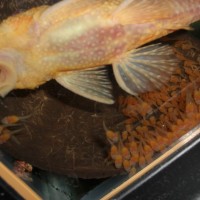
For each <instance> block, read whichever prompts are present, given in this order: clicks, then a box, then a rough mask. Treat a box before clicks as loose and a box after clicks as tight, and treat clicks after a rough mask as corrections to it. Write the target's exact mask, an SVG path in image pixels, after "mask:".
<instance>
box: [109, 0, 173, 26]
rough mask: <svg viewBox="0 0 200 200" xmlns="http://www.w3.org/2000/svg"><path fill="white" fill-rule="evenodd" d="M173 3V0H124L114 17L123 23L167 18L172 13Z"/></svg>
mask: <svg viewBox="0 0 200 200" xmlns="http://www.w3.org/2000/svg"><path fill="white" fill-rule="evenodd" d="M173 5H174V4H173V3H172V1H171V0H168V1H160V0H151V1H150V0H124V1H123V2H122V3H121V4H120V5H119V7H117V9H116V10H115V11H114V13H113V15H112V17H113V18H114V19H115V20H117V21H119V22H120V23H121V24H123V25H125V24H133V23H145V22H150V21H154V20H159V19H167V18H169V17H170V16H171V15H172V11H173V9H171V8H172V6H173Z"/></svg>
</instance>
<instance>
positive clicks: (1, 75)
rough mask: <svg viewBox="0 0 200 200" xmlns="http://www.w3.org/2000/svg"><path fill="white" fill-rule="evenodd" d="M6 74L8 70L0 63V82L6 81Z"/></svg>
mask: <svg viewBox="0 0 200 200" xmlns="http://www.w3.org/2000/svg"><path fill="white" fill-rule="evenodd" d="M7 74H8V71H7V70H6V69H5V67H3V66H1V65H0V84H2V83H3V82H4V81H6V75H7Z"/></svg>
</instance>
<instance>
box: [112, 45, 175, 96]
mask: <svg viewBox="0 0 200 200" xmlns="http://www.w3.org/2000/svg"><path fill="white" fill-rule="evenodd" d="M177 63H178V60H177V58H176V57H175V56H174V52H173V50H172V48H171V47H170V46H168V45H162V44H154V45H149V46H145V47H142V48H138V49H134V50H132V51H129V52H127V53H126V54H124V55H123V56H122V57H120V58H118V60H116V62H114V63H113V71H114V74H115V78H116V80H117V82H118V84H119V85H120V87H121V88H122V89H123V90H125V91H126V92H128V93H130V94H132V95H137V94H139V93H143V92H146V91H151V90H153V89H156V88H157V89H158V88H160V87H161V86H162V85H163V84H164V83H166V82H167V81H168V78H169V76H170V75H171V74H172V72H173V71H174V70H175V68H176V66H177Z"/></svg>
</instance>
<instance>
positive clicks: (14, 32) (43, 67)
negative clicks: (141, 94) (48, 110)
mask: <svg viewBox="0 0 200 200" xmlns="http://www.w3.org/2000/svg"><path fill="white" fill-rule="evenodd" d="M83 1H84V0H82V2H83ZM88 2H89V0H88ZM93 2H96V1H91V3H90V4H89V3H88V4H86V6H85V7H82V8H76V11H75V12H72V13H70V12H69V11H70V10H71V8H70V9H69V11H68V10H67V9H68V6H67V5H66V7H65V6H64V3H63V2H62V5H61V6H60V9H59V10H58V11H57V12H53V14H52V15H51V14H49V13H51V10H52V9H54V8H56V6H57V7H59V4H58V5H55V6H54V7H52V8H51V10H50V11H49V12H47V11H46V10H48V9H49V8H50V7H48V6H42V7H38V8H33V9H31V10H28V11H27V12H24V13H21V14H18V15H15V16H13V17H10V18H8V19H7V20H5V21H4V22H3V23H2V24H1V26H0V60H3V59H4V57H6V56H5V55H4V56H1V52H4V51H6V52H8V54H9V56H11V57H12V58H13V60H14V63H16V66H15V70H17V82H16V85H15V88H21V89H22V88H35V87H38V86H39V85H41V84H43V83H45V82H46V81H48V80H50V79H54V78H56V77H57V76H58V75H59V74H60V73H62V72H66V71H68V72H71V71H74V70H81V69H87V68H93V67H98V66H102V65H107V64H112V63H113V62H114V61H116V60H117V59H118V58H120V56H123V54H124V53H125V52H127V51H129V50H132V49H135V48H137V47H139V46H141V45H144V44H146V43H147V42H150V41H152V40H155V39H157V38H160V37H162V36H164V35H167V34H168V33H170V32H173V31H175V30H177V29H181V28H185V27H186V26H188V25H189V24H190V23H191V22H194V21H196V20H198V19H200V0H168V1H167V3H165V4H164V3H162V1H160V0H159V2H161V3H160V4H161V5H157V4H156V2H158V0H152V1H149V0H147V2H146V6H145V8H144V9H147V11H148V13H150V14H151V10H152V15H150V14H149V16H148V15H145V12H146V11H145V12H144V13H143V14H142V13H141V12H139V11H138V7H136V8H134V6H130V9H128V10H127V12H130V13H134V12H135V13H136V14H137V13H138V14H137V15H135V16H133V19H132V20H131V23H130V20H126V18H128V17H129V16H130V15H128V14H127V17H126V15H124V14H123V13H122V14H121V13H119V14H118V13H117V12H116V10H117V8H118V7H119V5H120V4H121V3H122V2H123V1H122V0H109V1H107V0H99V3H96V4H97V5H96V4H95V3H93ZM152 2H155V5H154V4H152ZM177 5H179V6H177ZM128 8H129V7H128ZM148 8H149V9H148ZM131 9H132V10H131ZM134 9H135V10H134ZM66 10H67V11H66ZM155 10H157V12H156V13H155ZM44 13H45V14H44ZM113 13H114V14H113ZM143 15H144V16H143ZM151 16H152V17H151ZM6 55H7V54H6ZM0 62H1V61H0ZM3 64H5V63H3ZM13 89H14V88H13Z"/></svg>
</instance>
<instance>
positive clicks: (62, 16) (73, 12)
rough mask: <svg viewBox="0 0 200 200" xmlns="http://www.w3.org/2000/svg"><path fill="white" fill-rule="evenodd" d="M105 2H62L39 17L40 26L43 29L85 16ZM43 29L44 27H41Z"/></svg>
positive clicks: (92, 0)
mask: <svg viewBox="0 0 200 200" xmlns="http://www.w3.org/2000/svg"><path fill="white" fill-rule="evenodd" d="M104 1H105V0H63V1H61V2H59V3H56V4H54V5H53V6H50V7H49V8H48V9H46V10H45V11H44V12H43V13H42V14H41V16H40V24H41V25H42V26H45V28H47V27H49V26H52V25H55V24H56V23H59V22H62V21H63V20H67V19H70V18H73V17H77V16H79V15H82V14H85V13H87V12H88V11H91V10H93V9H94V8H95V7H97V6H100V5H101V3H103V2H104ZM43 28H44V27H43Z"/></svg>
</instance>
